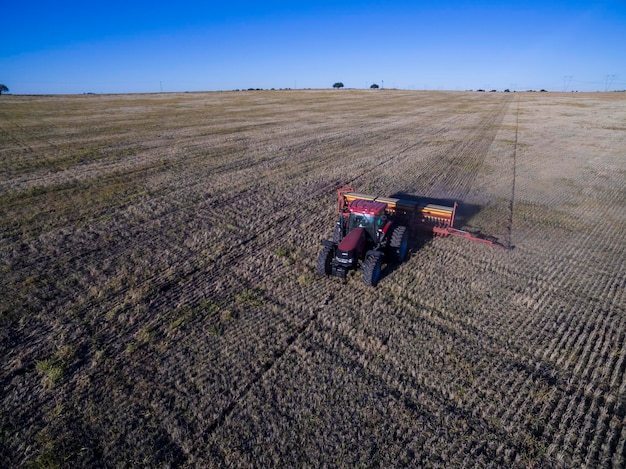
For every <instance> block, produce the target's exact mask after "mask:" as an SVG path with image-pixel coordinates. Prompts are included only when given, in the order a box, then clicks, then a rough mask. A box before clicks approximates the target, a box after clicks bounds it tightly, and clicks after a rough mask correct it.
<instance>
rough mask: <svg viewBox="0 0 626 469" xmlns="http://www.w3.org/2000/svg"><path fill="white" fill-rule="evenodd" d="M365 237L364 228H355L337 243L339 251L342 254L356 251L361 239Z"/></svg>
mask: <svg viewBox="0 0 626 469" xmlns="http://www.w3.org/2000/svg"><path fill="white" fill-rule="evenodd" d="M364 236H365V229H364V228H355V229H353V230H352V231H351V232H350V233H348V235H347V236H346V237H345V238H343V239H342V240H341V242H340V243H339V246H338V247H339V250H340V251H343V252H350V251H353V250H354V249H356V248H357V247H358V246H359V243H360V242H361V239H363V237H364Z"/></svg>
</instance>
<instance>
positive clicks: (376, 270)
mask: <svg viewBox="0 0 626 469" xmlns="http://www.w3.org/2000/svg"><path fill="white" fill-rule="evenodd" d="M378 280H380V263H378V262H377V263H376V266H375V267H374V274H373V275H372V283H373V284H374V285H376V284H377V283H378Z"/></svg>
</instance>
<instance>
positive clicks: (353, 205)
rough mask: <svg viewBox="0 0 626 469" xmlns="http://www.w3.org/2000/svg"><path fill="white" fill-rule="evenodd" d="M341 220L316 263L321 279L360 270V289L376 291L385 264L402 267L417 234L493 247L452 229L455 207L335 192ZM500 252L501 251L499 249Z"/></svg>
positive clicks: (489, 242)
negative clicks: (445, 237) (361, 274)
mask: <svg viewBox="0 0 626 469" xmlns="http://www.w3.org/2000/svg"><path fill="white" fill-rule="evenodd" d="M337 195H338V212H339V220H338V221H337V226H336V227H335V231H334V234H333V240H332V241H329V240H324V241H322V245H323V248H322V251H321V252H320V254H319V257H318V259H317V272H318V274H319V275H321V276H334V277H340V278H343V279H345V278H346V276H347V274H348V272H349V271H350V270H356V269H358V268H359V265H360V266H361V270H362V272H363V283H364V284H365V285H368V286H376V285H377V284H378V281H379V280H380V277H381V272H382V266H383V264H390V263H400V262H403V261H404V260H405V259H406V257H407V255H408V253H409V249H410V243H411V238H412V237H413V236H414V235H415V234H416V233H417V232H418V231H426V232H428V233H431V234H433V235H441V236H447V235H457V236H462V237H464V238H467V239H471V240H474V241H480V242H483V243H486V244H489V245H492V246H500V245H498V244H497V243H494V242H493V241H490V240H486V239H483V238H476V237H474V236H472V235H471V234H470V233H468V232H466V231H462V230H457V229H455V228H452V224H453V223H454V216H455V213H456V207H457V204H456V202H454V204H453V205H452V206H446V205H439V204H434V203H430V202H427V201H415V200H408V199H396V198H390V197H376V196H372V195H366V194H359V193H356V192H354V189H352V188H351V187H343V188H341V189H339V190H338V191H337ZM500 247H501V246H500Z"/></svg>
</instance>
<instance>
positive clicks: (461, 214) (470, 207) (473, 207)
mask: <svg viewBox="0 0 626 469" xmlns="http://www.w3.org/2000/svg"><path fill="white" fill-rule="evenodd" d="M390 197H392V198H397V199H404V200H410V201H411V202H417V203H422V204H436V205H444V206H448V207H452V206H453V205H454V203H455V202H456V203H457V209H456V214H455V218H454V223H453V227H454V228H456V227H459V226H466V225H467V224H468V223H469V221H470V220H471V219H472V218H474V217H475V216H476V215H477V214H478V213H480V211H481V210H482V209H483V207H482V206H481V205H478V204H470V203H464V202H461V201H459V200H456V199H445V198H435V197H422V196H416V195H412V194H407V193H405V192H396V193H394V194H392V195H391V196H390ZM472 235H473V236H476V237H478V238H483V239H486V240H489V241H492V242H494V243H496V244H499V245H500V246H502V247H506V248H508V249H512V248H513V246H506V245H505V244H503V243H502V242H501V241H500V240H499V239H498V238H496V237H494V236H490V235H486V234H484V233H482V232H481V231H475V230H473V231H472ZM434 237H435V236H434V235H433V234H432V233H428V232H418V233H417V234H415V235H414V236H411V245H410V246H409V255H408V256H407V261H408V260H409V259H410V258H411V256H412V255H414V254H416V253H417V252H419V251H420V250H421V249H422V248H423V247H424V246H426V245H427V244H428V243H430V242H432V240H433V238H434ZM405 262H406V261H405ZM402 264H403V263H397V262H391V263H389V264H387V265H386V266H385V267H384V268H383V270H382V272H381V277H380V280H381V281H382V280H383V279H384V278H385V277H387V276H388V275H391V274H392V273H393V272H394V271H396V270H397V269H398V268H399V267H400V266H401V265H402Z"/></svg>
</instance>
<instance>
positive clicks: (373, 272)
mask: <svg viewBox="0 0 626 469" xmlns="http://www.w3.org/2000/svg"><path fill="white" fill-rule="evenodd" d="M382 263H383V259H382V256H368V257H367V258H366V259H365V261H364V262H363V266H362V267H361V269H362V270H363V283H364V284H365V285H367V286H368V287H375V286H376V285H377V284H378V281H379V280H380V274H381V272H382Z"/></svg>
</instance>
